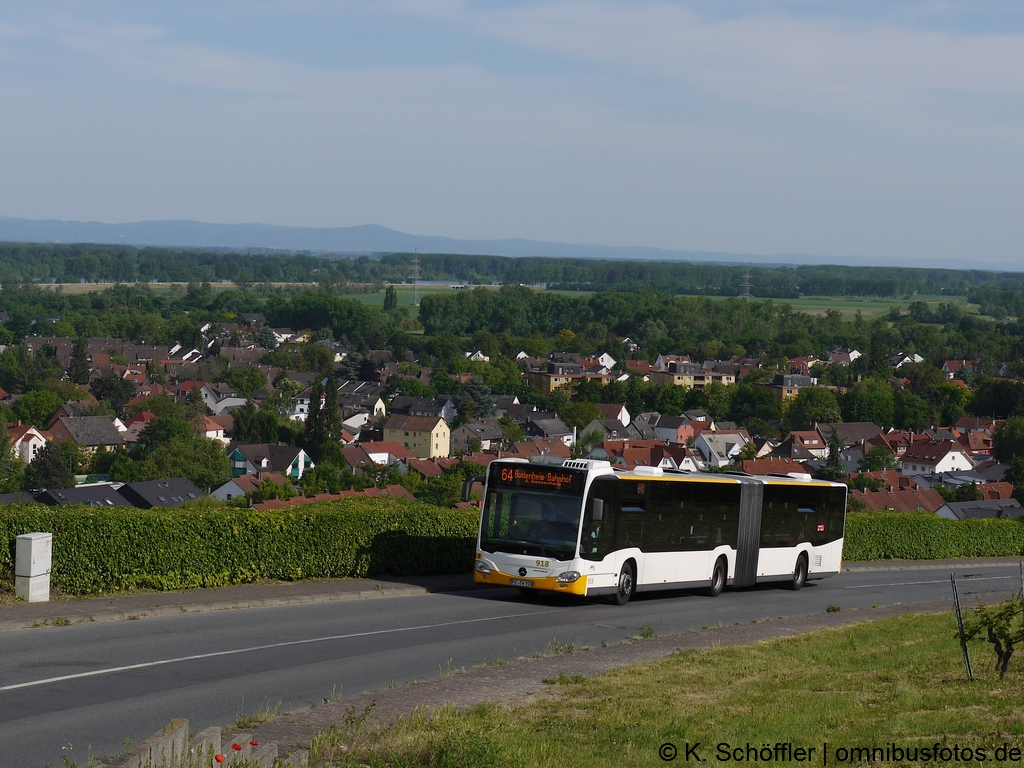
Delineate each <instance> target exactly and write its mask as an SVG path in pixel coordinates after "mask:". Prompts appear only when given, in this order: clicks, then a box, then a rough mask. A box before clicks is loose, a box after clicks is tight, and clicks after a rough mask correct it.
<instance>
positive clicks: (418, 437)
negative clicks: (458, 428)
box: [384, 413, 451, 459]
mask: <svg viewBox="0 0 1024 768" xmlns="http://www.w3.org/2000/svg"><path fill="white" fill-rule="evenodd" d="M384 439H385V440H387V441H389V442H397V443H400V444H401V445H403V446H404V447H406V448H408V449H409V450H411V451H412V452H413V453H415V454H416V455H417V456H418V457H419V458H421V459H432V458H434V457H435V456H448V455H449V454H450V453H451V431H450V430H449V427H448V422H446V421H445V420H444V419H443V418H441V417H440V416H411V415H407V414H401V413H392V414H391V418H389V419H388V420H387V422H386V423H385V424H384Z"/></svg>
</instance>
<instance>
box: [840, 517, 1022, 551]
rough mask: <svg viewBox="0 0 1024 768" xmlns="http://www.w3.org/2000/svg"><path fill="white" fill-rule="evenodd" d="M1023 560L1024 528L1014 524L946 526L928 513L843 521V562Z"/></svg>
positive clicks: (963, 522) (994, 522)
mask: <svg viewBox="0 0 1024 768" xmlns="http://www.w3.org/2000/svg"><path fill="white" fill-rule="evenodd" d="M1022 554H1024V523H1020V522H1017V521H1016V520H995V519H992V520H947V519H946V518H943V517H938V516H937V515H935V514H933V513H930V512H920V513H915V514H907V513H905V512H851V513H850V514H848V515H847V516H846V536H845V541H844V544H843V559H844V560H942V559H947V558H957V557H1018V556H1020V555H1022Z"/></svg>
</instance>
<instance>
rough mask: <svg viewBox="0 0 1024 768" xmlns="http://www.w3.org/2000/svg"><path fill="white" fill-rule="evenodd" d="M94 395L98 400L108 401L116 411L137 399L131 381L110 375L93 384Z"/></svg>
mask: <svg viewBox="0 0 1024 768" xmlns="http://www.w3.org/2000/svg"><path fill="white" fill-rule="evenodd" d="M92 393H93V394H94V395H96V399H97V400H106V401H107V402H108V403H110V407H111V408H113V409H114V410H115V411H119V410H121V408H122V407H124V404H125V403H127V402H128V401H129V400H131V399H132V398H134V397H135V387H134V386H132V383H131V382H130V381H126V380H125V379H122V378H120V377H119V376H115V375H114V374H113V373H108V374H107V375H106V376H101V377H100V378H98V379H96V380H95V381H93V383H92Z"/></svg>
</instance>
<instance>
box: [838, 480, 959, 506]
mask: <svg viewBox="0 0 1024 768" xmlns="http://www.w3.org/2000/svg"><path fill="white" fill-rule="evenodd" d="M848 499H849V502H848V503H849V504H850V505H851V506H856V505H857V504H861V505H863V507H864V508H865V509H868V510H871V511H874V510H882V509H888V510H894V511H898V512H918V511H922V510H923V511H925V512H935V511H936V510H938V509H940V508H941V507H942V506H943V505H944V504H945V503H946V500H945V499H943V498H942V497H941V496H940V495H939V494H938V492H937V491H933V490H930V489H926V488H923V487H922V486H920V485H913V486H911V487H909V488H894V487H892V486H889V487H887V488H882V489H881V490H878V491H869V490H864V491H858V490H856V489H854V488H851V489H850V491H849V496H848Z"/></svg>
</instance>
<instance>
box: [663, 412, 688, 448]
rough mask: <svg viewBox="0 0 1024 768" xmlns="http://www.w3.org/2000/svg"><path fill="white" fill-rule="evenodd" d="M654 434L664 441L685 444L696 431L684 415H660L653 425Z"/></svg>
mask: <svg viewBox="0 0 1024 768" xmlns="http://www.w3.org/2000/svg"><path fill="white" fill-rule="evenodd" d="M654 435H655V437H656V438H657V439H658V440H662V441H664V442H666V443H671V444H673V445H686V444H687V443H688V442H689V441H690V440H691V439H692V438H693V437H695V436H696V432H695V431H694V429H693V423H692V422H691V421H690V420H689V419H688V418H686V417H685V416H662V417H661V418H660V419H658V421H657V423H656V424H655V425H654Z"/></svg>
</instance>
